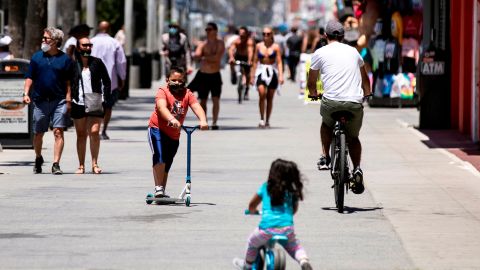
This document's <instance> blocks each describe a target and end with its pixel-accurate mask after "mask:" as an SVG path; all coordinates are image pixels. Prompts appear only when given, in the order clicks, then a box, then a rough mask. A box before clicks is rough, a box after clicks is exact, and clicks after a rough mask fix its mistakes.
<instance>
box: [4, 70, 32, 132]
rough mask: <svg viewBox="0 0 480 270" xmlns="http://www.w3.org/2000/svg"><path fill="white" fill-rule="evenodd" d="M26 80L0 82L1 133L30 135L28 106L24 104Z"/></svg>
mask: <svg viewBox="0 0 480 270" xmlns="http://www.w3.org/2000/svg"><path fill="white" fill-rule="evenodd" d="M23 84H24V80H18V79H5V80H1V82H0V133H28V132H29V131H28V106H27V105H26V104H24V103H23V96H22V94H23Z"/></svg>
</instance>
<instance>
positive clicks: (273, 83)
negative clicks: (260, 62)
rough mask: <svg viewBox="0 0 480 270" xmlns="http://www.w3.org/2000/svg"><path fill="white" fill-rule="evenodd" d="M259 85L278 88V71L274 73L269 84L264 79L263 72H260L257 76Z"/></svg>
mask: <svg viewBox="0 0 480 270" xmlns="http://www.w3.org/2000/svg"><path fill="white" fill-rule="evenodd" d="M259 85H265V87H267V89H277V88H278V77H277V73H276V72H274V73H273V75H272V80H271V81H270V84H269V85H267V83H266V82H265V81H264V80H262V74H259V75H258V77H257V86H259Z"/></svg>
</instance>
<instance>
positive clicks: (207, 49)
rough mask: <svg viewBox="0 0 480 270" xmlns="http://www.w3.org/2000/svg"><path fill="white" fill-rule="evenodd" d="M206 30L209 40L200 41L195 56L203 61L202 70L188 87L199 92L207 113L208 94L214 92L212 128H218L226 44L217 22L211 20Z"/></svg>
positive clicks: (201, 102)
mask: <svg viewBox="0 0 480 270" xmlns="http://www.w3.org/2000/svg"><path fill="white" fill-rule="evenodd" d="M205 32H207V40H206V41H204V42H202V43H200V45H199V46H198V47H197V49H196V50H195V54H194V58H195V59H197V60H200V61H201V62H200V70H199V71H198V72H197V74H196V75H195V78H194V79H193V81H192V82H191V83H190V84H189V86H188V88H190V89H192V90H193V91H197V92H198V98H199V99H200V104H201V105H202V108H203V110H204V111H205V113H207V101H208V95H209V94H210V92H212V101H213V108H212V130H216V129H218V125H217V120H218V114H219V112H220V95H221V93H222V76H221V75H220V62H221V61H222V56H223V53H224V52H225V44H224V43H223V41H222V40H221V39H219V38H218V27H217V24H216V23H213V22H209V23H208V24H207V27H206V28H205Z"/></svg>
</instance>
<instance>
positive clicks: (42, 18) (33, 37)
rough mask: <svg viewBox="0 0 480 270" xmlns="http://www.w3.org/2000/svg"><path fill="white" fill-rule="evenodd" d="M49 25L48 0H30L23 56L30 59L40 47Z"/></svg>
mask: <svg viewBox="0 0 480 270" xmlns="http://www.w3.org/2000/svg"><path fill="white" fill-rule="evenodd" d="M46 27H47V0H28V8H27V21H26V31H25V48H24V50H23V58H25V59H30V58H31V57H32V55H33V54H34V53H35V51H37V50H38V49H39V48H40V44H41V43H42V36H43V29H45V28H46Z"/></svg>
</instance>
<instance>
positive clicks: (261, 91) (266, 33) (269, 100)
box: [250, 27, 283, 128]
mask: <svg viewBox="0 0 480 270" xmlns="http://www.w3.org/2000/svg"><path fill="white" fill-rule="evenodd" d="M262 34H263V42H260V43H258V44H257V45H256V48H255V51H256V52H257V53H256V54H254V58H253V67H252V71H251V80H250V82H251V83H252V84H255V83H256V85H257V90H258V95H259V101H258V107H259V110H260V123H259V124H258V127H259V128H269V127H270V115H271V114H272V109H273V97H274V96H275V91H276V89H277V88H278V84H283V64H282V52H281V49H280V46H279V45H278V44H276V43H274V40H273V31H272V28H270V27H265V28H263V33H262ZM265 103H266V105H267V106H266V107H267V108H266V109H267V113H266V118H265Z"/></svg>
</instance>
